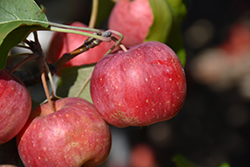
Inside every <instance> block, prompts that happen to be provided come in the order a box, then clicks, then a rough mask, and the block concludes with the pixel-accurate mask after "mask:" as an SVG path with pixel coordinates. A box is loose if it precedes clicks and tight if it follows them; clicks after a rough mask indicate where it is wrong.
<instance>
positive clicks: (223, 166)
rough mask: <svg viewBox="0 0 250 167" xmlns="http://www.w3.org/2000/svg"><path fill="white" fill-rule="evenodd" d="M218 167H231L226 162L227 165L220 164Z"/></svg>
mask: <svg viewBox="0 0 250 167" xmlns="http://www.w3.org/2000/svg"><path fill="white" fill-rule="evenodd" d="M217 167H230V164H229V163H227V162H225V163H222V164H220V165H219V166H217Z"/></svg>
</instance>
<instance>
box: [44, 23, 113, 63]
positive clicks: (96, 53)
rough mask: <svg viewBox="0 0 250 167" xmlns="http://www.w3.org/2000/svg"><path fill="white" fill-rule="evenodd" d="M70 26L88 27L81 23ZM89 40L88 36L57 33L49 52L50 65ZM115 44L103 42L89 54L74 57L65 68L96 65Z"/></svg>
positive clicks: (89, 51) (53, 37)
mask: <svg viewBox="0 0 250 167" xmlns="http://www.w3.org/2000/svg"><path fill="white" fill-rule="evenodd" d="M70 25H71V26H77V27H87V26H86V25H85V24H83V23H81V22H73V23H72V24H70ZM83 32H87V31H83ZM90 33H91V32H90ZM87 38H88V37H87V36H83V35H78V34H72V33H62V32H55V33H54V34H53V35H52V39H51V43H50V46H49V49H48V52H47V61H48V63H54V62H55V61H57V60H58V59H59V58H60V57H62V55H63V54H64V53H70V52H72V51H73V50H75V49H76V48H78V47H79V46H81V45H82V44H83V43H84V41H85V40H86V39H87ZM113 44H114V43H113V42H102V43H101V44H100V45H99V46H96V47H95V48H91V49H90V50H88V51H87V52H84V53H82V54H80V55H78V56H76V57H74V58H73V59H71V60H70V61H68V62H67V63H66V64H65V66H64V67H70V66H80V65H84V64H91V63H96V62H97V61H98V60H100V59H101V58H102V57H103V56H104V54H105V53H106V52H107V51H108V50H109V49H110V48H111V47H112V46H113Z"/></svg>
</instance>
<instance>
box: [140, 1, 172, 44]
mask: <svg viewBox="0 0 250 167" xmlns="http://www.w3.org/2000/svg"><path fill="white" fill-rule="evenodd" d="M149 3H150V6H151V9H152V12H153V15H154V21H153V25H152V26H151V27H150V29H149V32H148V35H147V38H146V40H145V41H159V42H163V43H165V42H166V39H167V38H168V35H169V31H170V29H171V27H172V14H171V11H170V8H169V6H168V4H167V2H166V0H149Z"/></svg>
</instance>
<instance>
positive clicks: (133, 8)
mask: <svg viewBox="0 0 250 167" xmlns="http://www.w3.org/2000/svg"><path fill="white" fill-rule="evenodd" d="M153 20H154V16H153V13H152V10H151V7H150V4H149V0H133V1H131V0H118V1H117V2H116V4H115V6H114V8H113V9H112V11H111V14H110V17H109V20H108V27H109V29H112V30H116V31H118V32H120V33H122V34H123V35H124V39H123V40H122V43H123V44H124V45H125V46H127V47H129V46H133V45H137V44H141V43H142V42H143V41H144V40H145V39H146V37H147V34H148V31H149V28H150V27H151V25H152V24H153Z"/></svg>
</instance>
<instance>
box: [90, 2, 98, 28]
mask: <svg viewBox="0 0 250 167" xmlns="http://www.w3.org/2000/svg"><path fill="white" fill-rule="evenodd" d="M97 14H98V0H92V11H91V17H90V21H89V28H94V27H95V23H96V19H97Z"/></svg>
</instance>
